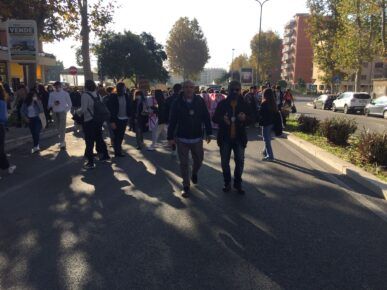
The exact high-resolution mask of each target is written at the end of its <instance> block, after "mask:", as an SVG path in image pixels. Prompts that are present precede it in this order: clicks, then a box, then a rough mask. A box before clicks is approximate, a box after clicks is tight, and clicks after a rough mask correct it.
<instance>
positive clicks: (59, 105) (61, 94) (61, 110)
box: [48, 81, 72, 149]
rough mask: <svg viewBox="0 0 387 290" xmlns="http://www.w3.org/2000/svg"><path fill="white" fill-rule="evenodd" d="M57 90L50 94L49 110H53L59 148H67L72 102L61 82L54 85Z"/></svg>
mask: <svg viewBox="0 0 387 290" xmlns="http://www.w3.org/2000/svg"><path fill="white" fill-rule="evenodd" d="M54 87H55V90H54V91H53V92H52V93H50V96H49V99H48V108H49V109H52V111H53V115H54V121H55V125H56V129H57V131H58V134H59V146H60V148H61V149H65V148H66V140H65V136H66V135H65V134H66V121H67V113H68V112H69V111H70V110H71V107H72V102H71V98H70V95H69V93H68V92H66V91H64V90H63V88H62V84H61V82H59V81H57V82H55V83H54Z"/></svg>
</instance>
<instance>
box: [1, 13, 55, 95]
mask: <svg viewBox="0 0 387 290" xmlns="http://www.w3.org/2000/svg"><path fill="white" fill-rule="evenodd" d="M10 23H12V26H11V25H10ZM31 23H33V21H31V20H9V21H5V22H0V76H1V78H2V79H3V81H4V82H6V83H9V84H10V85H11V86H12V87H13V89H16V88H17V86H18V85H19V84H20V83H24V84H26V85H27V86H33V85H34V83H35V82H36V81H38V82H41V83H45V82H46V79H45V72H46V70H47V68H48V67H49V66H55V65H56V59H55V56H53V55H50V54H46V53H44V52H43V50H42V43H41V42H40V41H38V39H37V36H36V37H35V38H36V39H35V42H34V41H31V39H30V38H29V36H30V35H33V33H35V34H36V32H35V31H34V27H33V26H28V25H29V24H31Z"/></svg>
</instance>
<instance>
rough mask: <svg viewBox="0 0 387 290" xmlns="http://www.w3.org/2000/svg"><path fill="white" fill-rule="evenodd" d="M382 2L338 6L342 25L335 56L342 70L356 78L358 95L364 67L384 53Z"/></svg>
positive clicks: (352, 0) (347, 1)
mask: <svg viewBox="0 0 387 290" xmlns="http://www.w3.org/2000/svg"><path fill="white" fill-rule="evenodd" d="M378 1H380V0H367V1H365V0H341V1H340V2H339V4H338V11H339V16H340V17H339V20H340V25H339V29H338V33H337V46H336V49H335V51H334V54H335V58H336V61H337V62H338V64H339V66H340V67H341V68H342V69H343V70H347V71H349V72H350V73H353V74H354V75H355V90H356V91H358V90H359V89H360V74H361V69H362V65H363V63H364V62H369V61H372V60H373V58H374V57H375V56H376V55H381V54H383V53H384V51H383V48H382V40H381V37H380V36H381V34H380V31H381V30H382V29H381V27H380V24H381V23H382V21H381V20H380V17H381V15H380V10H379V9H380V6H379V5H378V4H379V3H378Z"/></svg>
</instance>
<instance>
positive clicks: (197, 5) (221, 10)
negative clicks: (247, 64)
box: [45, 0, 307, 68]
mask: <svg viewBox="0 0 387 290" xmlns="http://www.w3.org/2000/svg"><path fill="white" fill-rule="evenodd" d="M117 2H118V3H119V5H120V6H121V7H120V8H119V9H117V10H116V12H115V14H114V23H113V24H111V28H112V29H114V30H115V31H123V30H130V31H132V32H134V33H141V32H143V31H145V32H149V33H151V34H152V35H153V36H154V37H155V38H156V40H157V41H158V42H160V43H162V44H165V42H166V40H167V38H168V34H169V31H170V30H171V28H172V26H173V24H174V23H175V21H176V20H177V19H178V18H179V17H181V16H187V17H190V18H193V17H196V18H197V19H198V21H199V24H200V25H201V27H202V29H203V31H204V34H205V36H206V38H207V42H208V46H209V49H210V55H211V59H210V61H209V62H208V64H207V65H206V67H223V68H228V66H229V65H230V62H231V58H232V49H233V48H235V55H238V54H241V53H246V54H250V40H251V39H252V37H253V36H254V34H256V33H257V32H258V28H259V5H258V3H257V2H256V1H255V0H163V1H160V0H140V1H124V0H118V1H117ZM305 3H306V0H270V1H269V2H267V3H266V4H265V5H264V9H263V20H262V30H269V29H271V30H273V31H276V32H278V33H279V34H280V35H281V36H282V34H283V29H284V25H285V24H286V22H288V21H289V20H290V19H291V18H292V17H293V16H294V15H295V14H296V13H304V12H307V8H306V4H305ZM73 45H77V43H76V42H74V41H72V40H65V41H61V42H55V43H52V44H46V45H45V51H46V52H50V53H54V54H55V55H56V56H57V58H58V59H59V60H62V61H64V64H65V67H68V66H70V65H74V64H75V58H74V49H72V48H71V47H72V46H73ZM78 45H79V46H80V43H79V44H78ZM92 60H93V59H92ZM94 66H95V59H94Z"/></svg>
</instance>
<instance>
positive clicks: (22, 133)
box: [5, 114, 74, 152]
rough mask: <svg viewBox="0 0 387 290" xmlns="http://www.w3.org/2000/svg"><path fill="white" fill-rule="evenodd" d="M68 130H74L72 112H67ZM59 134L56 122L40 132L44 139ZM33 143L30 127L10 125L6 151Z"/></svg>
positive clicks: (7, 133)
mask: <svg viewBox="0 0 387 290" xmlns="http://www.w3.org/2000/svg"><path fill="white" fill-rule="evenodd" d="M66 123H67V124H66V130H67V131H69V130H72V129H73V127H74V121H73V120H72V119H71V114H67V122H66ZM55 134H57V132H56V130H55V124H54V123H51V124H50V125H49V127H48V128H47V129H44V130H42V132H41V133H40V139H41V140H44V139H47V138H51V137H53V136H55ZM26 143H32V137H31V132H30V129H29V128H24V127H23V128H16V127H10V128H9V131H8V132H6V135H5V151H6V152H7V151H10V150H13V149H15V148H17V147H19V146H21V145H23V144H26Z"/></svg>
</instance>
